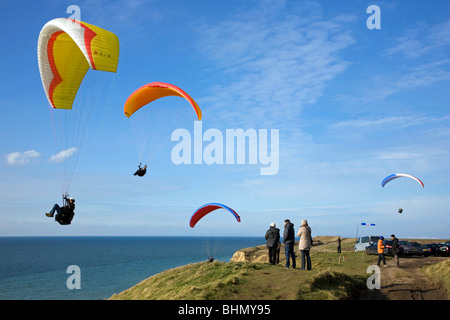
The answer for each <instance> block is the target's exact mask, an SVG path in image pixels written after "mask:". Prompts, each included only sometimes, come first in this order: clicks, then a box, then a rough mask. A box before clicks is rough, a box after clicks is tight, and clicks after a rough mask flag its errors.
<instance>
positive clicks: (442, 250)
mask: <svg viewBox="0 0 450 320" xmlns="http://www.w3.org/2000/svg"><path fill="white" fill-rule="evenodd" d="M447 242H448V241H447ZM449 251H450V249H449V246H448V245H446V244H443V243H440V244H439V245H438V246H437V248H436V252H437V253H438V255H440V256H448V255H450V252H449Z"/></svg>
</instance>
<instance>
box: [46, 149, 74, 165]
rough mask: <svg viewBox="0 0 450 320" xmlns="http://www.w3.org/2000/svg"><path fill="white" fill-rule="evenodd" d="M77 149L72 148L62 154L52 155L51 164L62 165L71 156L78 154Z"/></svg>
mask: <svg viewBox="0 0 450 320" xmlns="http://www.w3.org/2000/svg"><path fill="white" fill-rule="evenodd" d="M77 150H78V149H77V148H75V147H72V148H69V149H67V150H63V151H61V152H58V153H57V154H55V155H52V156H51V157H50V159H49V161H50V162H55V163H60V162H63V161H64V160H66V159H67V158H70V157H71V156H73V155H74V154H75V152H77Z"/></svg>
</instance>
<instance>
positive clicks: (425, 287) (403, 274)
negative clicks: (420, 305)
mask: <svg viewBox="0 0 450 320" xmlns="http://www.w3.org/2000/svg"><path fill="white" fill-rule="evenodd" d="M443 259H446V258H441V257H427V258H424V257H419V258H418V257H414V258H400V268H396V267H394V265H393V264H392V263H393V260H391V261H389V264H388V265H389V267H387V268H383V267H381V289H379V290H373V291H369V292H368V293H367V294H365V295H364V296H363V297H362V300H368V299H370V300H447V292H446V290H445V288H444V287H443V286H442V285H441V284H440V283H435V282H433V281H432V279H430V278H429V277H427V276H426V275H425V273H423V271H421V268H422V267H423V266H427V265H431V264H435V263H438V262H440V261H443Z"/></svg>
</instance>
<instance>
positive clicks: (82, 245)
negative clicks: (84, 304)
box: [0, 237, 265, 300]
mask: <svg viewBox="0 0 450 320" xmlns="http://www.w3.org/2000/svg"><path fill="white" fill-rule="evenodd" d="M264 243H265V240H264V238H260V237H223V238H220V237H0V300H9V299H14V300H22V299H33V300H34V299H36V300H49V299H57V300H59V299H64V300H78V299H85V300H97V299H106V298H109V297H111V296H112V295H113V294H114V293H119V292H121V291H123V290H126V289H128V288H130V287H132V286H133V285H135V284H137V283H139V282H140V281H142V280H144V279H146V278H148V277H150V276H152V275H154V274H157V273H159V272H162V271H164V270H167V269H171V268H175V267H178V266H182V265H185V264H188V263H193V262H200V261H205V260H206V259H207V258H208V257H209V256H211V255H213V256H214V258H215V260H220V261H226V262H228V261H229V260H230V259H231V257H232V255H233V253H234V252H236V251H237V250H239V249H242V248H247V247H254V246H257V245H261V244H264ZM71 265H75V266H78V267H79V270H80V272H79V273H77V274H78V275H79V276H80V277H79V283H80V289H69V288H68V285H67V282H68V279H69V278H72V275H75V273H73V271H70V270H69V272H68V267H69V266H71ZM69 282H70V283H75V282H72V281H69Z"/></svg>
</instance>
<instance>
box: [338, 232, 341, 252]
mask: <svg viewBox="0 0 450 320" xmlns="http://www.w3.org/2000/svg"><path fill="white" fill-rule="evenodd" d="M337 243H338V245H337V253H341V237H340V236H338V238H337Z"/></svg>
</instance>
